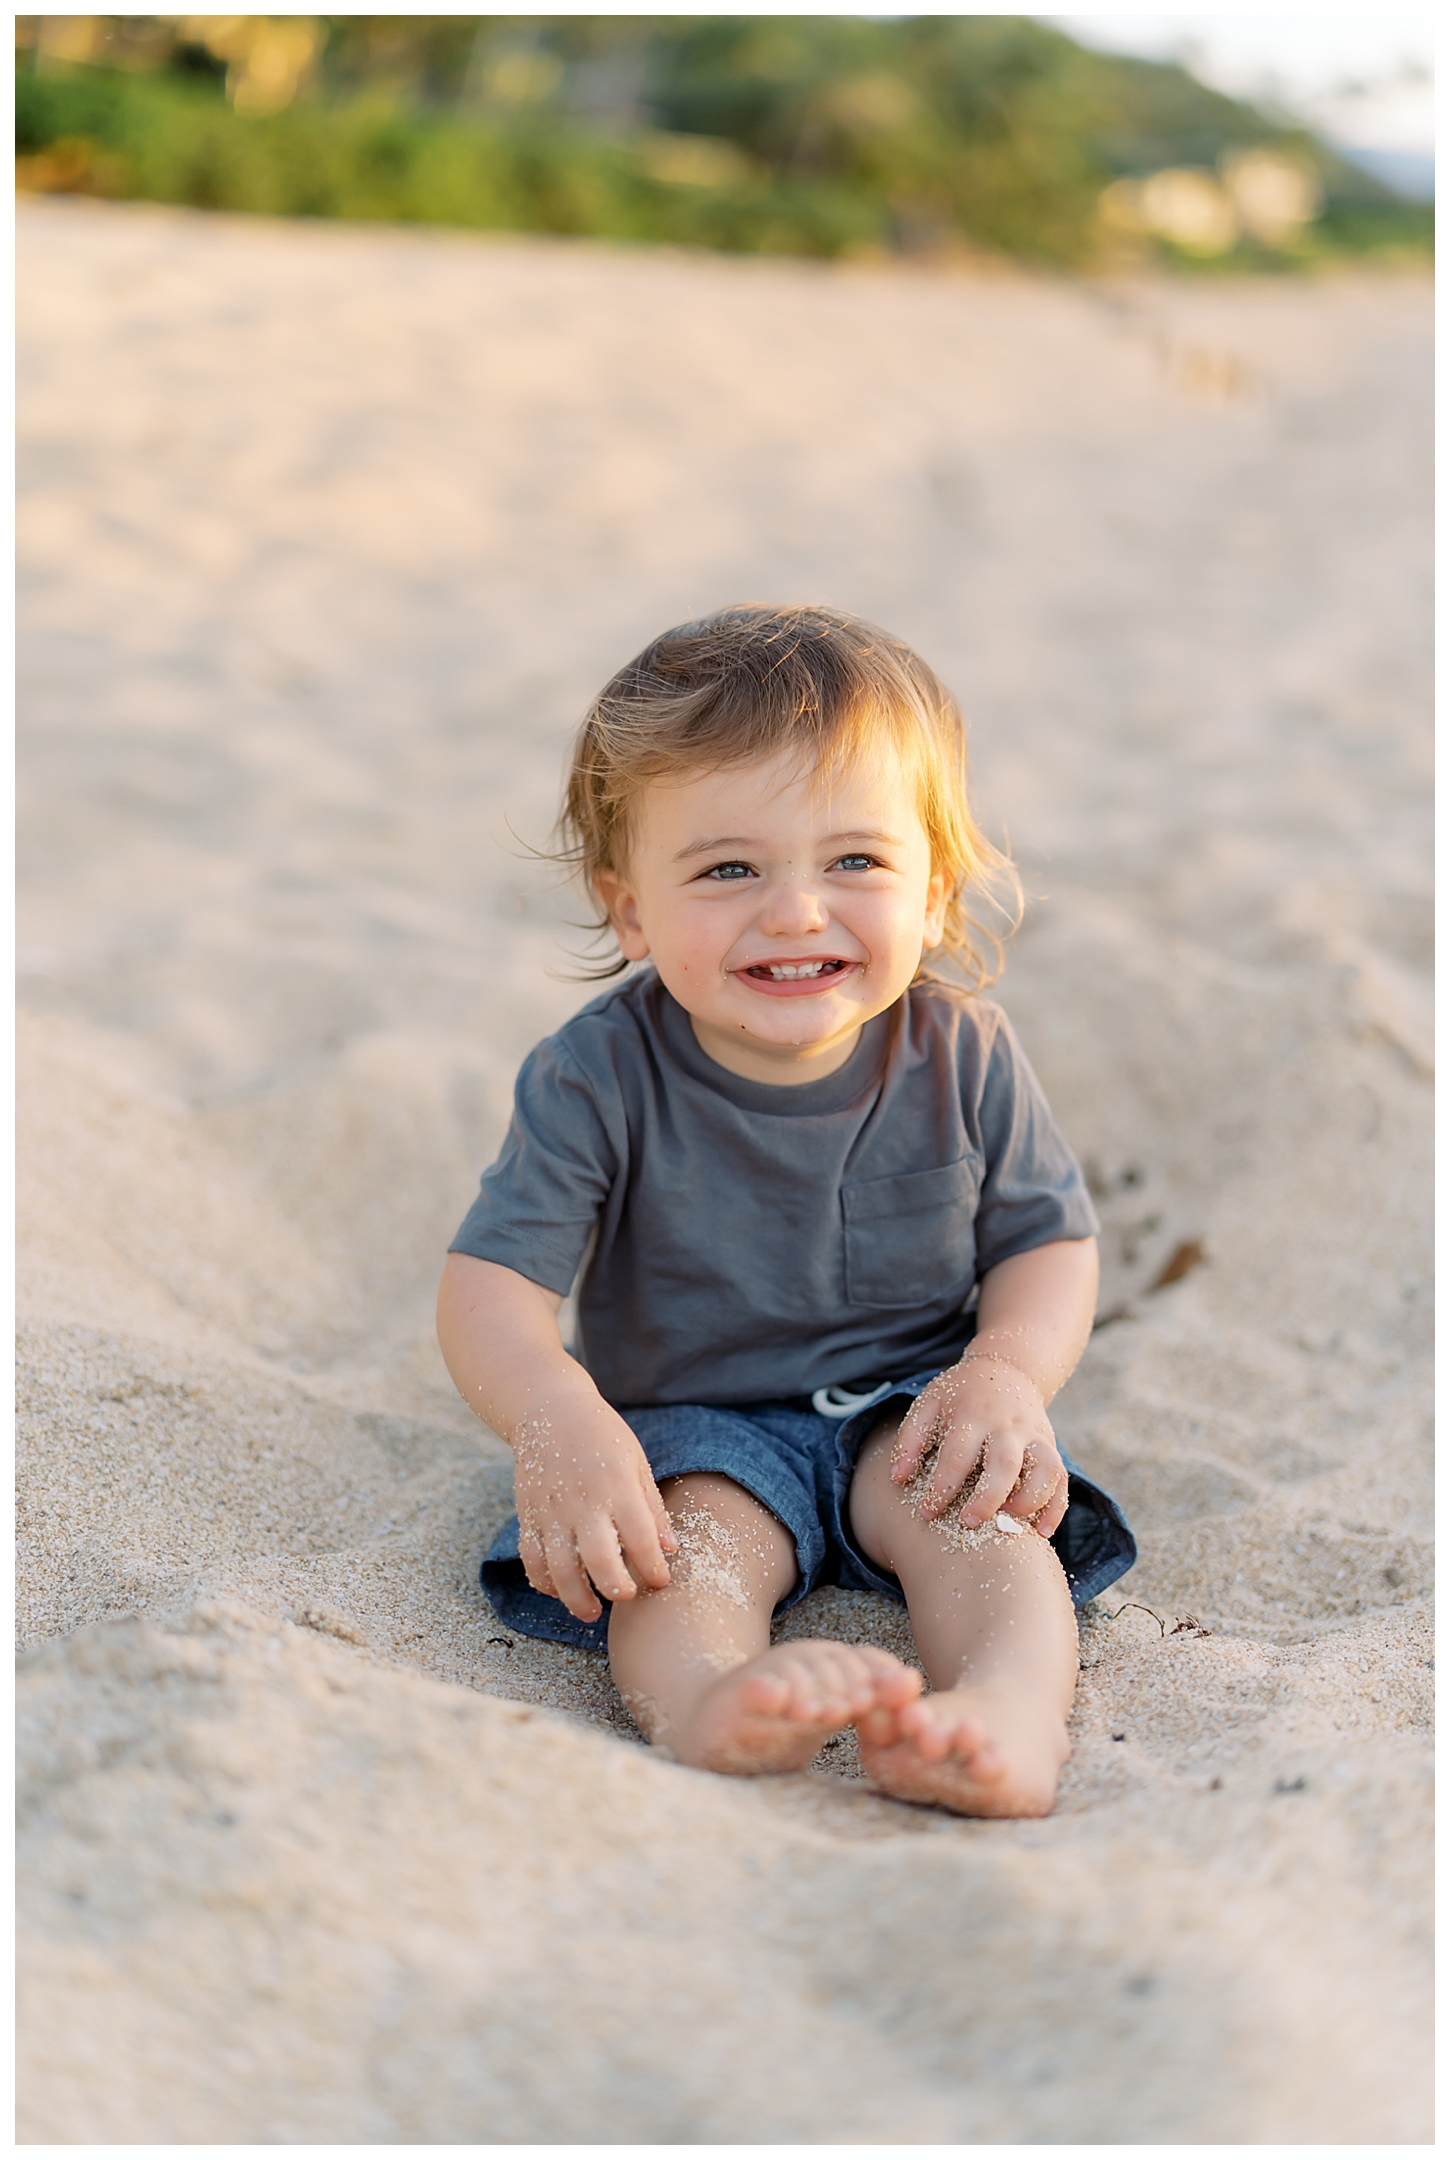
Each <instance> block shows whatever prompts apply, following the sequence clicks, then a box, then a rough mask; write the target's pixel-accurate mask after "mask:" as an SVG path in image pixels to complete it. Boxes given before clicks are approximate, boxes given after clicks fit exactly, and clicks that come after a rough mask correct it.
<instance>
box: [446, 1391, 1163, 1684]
mask: <svg viewBox="0 0 1450 2160" xmlns="http://www.w3.org/2000/svg"><path fill="white" fill-rule="evenodd" d="M942 1369H943V1368H941V1367H936V1368H933V1370H932V1371H931V1372H924V1373H916V1374H914V1375H913V1376H912V1378H911V1379H909V1380H900V1381H897V1382H895V1383H893V1385H892V1387H891V1389H890V1391H889V1393H886V1394H882V1395H879V1396H878V1397H877V1398H876V1399H875V1400H874V1401H872V1402H871V1403H870V1406H869V1408H864V1409H862V1410H860V1411H858V1412H857V1413H856V1414H855V1415H854V1416H850V1417H845V1418H831V1417H825V1416H823V1415H822V1414H821V1413H820V1412H819V1411H818V1410H816V1409H815V1408H814V1407H813V1404H812V1401H811V1399H810V1398H809V1397H804V1398H801V1399H799V1400H796V1401H792V1402H783V1403H746V1404H742V1405H740V1406H738V1407H732V1408H730V1409H719V1408H715V1407H712V1406H710V1405H708V1404H699V1403H672V1404H667V1405H665V1406H664V1407H663V1408H660V1409H653V1410H625V1411H622V1412H621V1415H622V1417H623V1418H624V1421H625V1423H626V1424H627V1425H628V1426H629V1427H630V1429H631V1431H632V1432H633V1433H634V1434H635V1435H636V1437H637V1438H638V1440H639V1444H640V1446H641V1447H642V1448H643V1449H644V1452H645V1455H646V1457H647V1458H648V1461H649V1466H650V1469H651V1470H652V1471H653V1472H654V1476H655V1482H656V1484H662V1483H663V1482H664V1480H665V1479H666V1478H672V1477H684V1476H686V1475H687V1474H688V1473H690V1472H691V1471H700V1470H713V1471H716V1472H718V1473H719V1474H720V1475H721V1476H723V1477H728V1478H733V1480H734V1481H735V1483H736V1484H737V1485H739V1486H742V1487H743V1488H744V1490H745V1491H746V1492H748V1493H750V1494H752V1495H753V1496H754V1498H755V1499H757V1500H758V1501H759V1502H760V1504H761V1506H762V1507H765V1508H769V1510H770V1512H771V1514H772V1515H774V1517H775V1518H776V1520H777V1522H779V1523H782V1524H783V1525H784V1526H785V1528H786V1529H787V1530H788V1531H789V1532H790V1534H791V1536H792V1537H793V1538H794V1539H795V1548H796V1562H797V1565H798V1567H799V1570H800V1573H799V1577H798V1579H797V1582H796V1586H795V1588H794V1589H793V1590H792V1591H791V1592H790V1594H789V1596H788V1597H784V1598H782V1599H781V1601H780V1604H779V1605H778V1606H777V1607H776V1611H777V1613H782V1612H784V1611H786V1609H787V1608H788V1607H789V1606H791V1605H794V1604H796V1603H797V1602H798V1601H799V1600H800V1599H801V1598H803V1597H805V1595H806V1594H807V1592H808V1591H811V1590H817V1589H819V1588H820V1587H821V1586H822V1585H823V1584H825V1583H836V1584H839V1585H840V1587H841V1588H842V1589H845V1590H876V1591H879V1592H880V1593H881V1595H882V1596H883V1597H889V1598H895V1599H896V1601H897V1603H898V1604H904V1603H905V1598H904V1596H903V1593H902V1588H901V1584H900V1583H899V1582H898V1581H897V1579H896V1577H895V1576H894V1575H886V1574H883V1573H882V1571H881V1569H880V1568H878V1567H875V1566H873V1565H872V1563H871V1561H869V1560H868V1559H867V1558H866V1555H865V1554H864V1553H863V1552H862V1550H861V1548H860V1546H859V1545H858V1544H857V1542H856V1540H855V1538H854V1537H853V1536H852V1534H851V1521H850V1514H849V1511H848V1507H847V1499H848V1495H849V1493H850V1490H851V1479H852V1476H853V1474H854V1472H855V1468H856V1457H857V1456H858V1455H859V1454H860V1452H861V1449H862V1447H863V1446H864V1444H865V1442H866V1440H867V1438H868V1437H869V1435H870V1434H871V1433H872V1432H873V1431H874V1430H875V1428H876V1425H877V1424H878V1422H879V1421H880V1419H881V1418H882V1417H883V1416H885V1415H886V1413H887V1412H888V1411H889V1410H891V1408H892V1407H893V1406H894V1405H899V1406H900V1407H901V1408H902V1409H903V1410H904V1408H905V1406H906V1404H907V1403H908V1402H913V1401H915V1399H916V1397H917V1396H918V1395H919V1394H920V1393H921V1391H922V1389H923V1388H924V1387H926V1386H927V1384H928V1383H929V1382H930V1381H932V1380H934V1379H935V1378H936V1376H937V1372H938V1371H939V1370H942ZM1058 1453H1059V1454H1060V1455H1061V1456H1062V1460H1063V1462H1064V1464H1065V1465H1066V1467H1067V1474H1068V1502H1067V1513H1066V1514H1065V1515H1064V1516H1063V1518H1062V1521H1061V1522H1060V1523H1059V1524H1058V1526H1057V1528H1056V1530H1055V1531H1054V1532H1053V1534H1052V1547H1053V1550H1054V1552H1055V1553H1056V1554H1057V1557H1058V1559H1059V1560H1060V1561H1061V1562H1062V1565H1063V1570H1064V1573H1065V1574H1066V1576H1067V1581H1068V1588H1069V1589H1070V1590H1071V1592H1072V1601H1073V1603H1074V1605H1086V1603H1087V1602H1088V1599H1089V1598H1094V1597H1096V1596H1097V1595H1098V1593H1099V1591H1101V1590H1106V1589H1107V1587H1108V1584H1109V1583H1112V1582H1116V1581H1117V1579H1118V1577H1119V1576H1120V1575H1124V1574H1126V1573H1127V1571H1128V1569H1129V1568H1130V1567H1131V1566H1132V1565H1133V1562H1134V1561H1135V1560H1136V1559H1137V1557H1138V1548H1137V1546H1136V1544H1135V1543H1134V1541H1133V1533H1132V1531H1131V1530H1130V1529H1129V1528H1128V1525H1127V1523H1126V1521H1125V1520H1124V1518H1123V1513H1122V1510H1121V1509H1120V1508H1119V1506H1118V1504H1117V1502H1116V1501H1115V1500H1113V1499H1111V1498H1110V1497H1109V1495H1108V1494H1107V1493H1105V1492H1104V1491H1103V1489H1102V1487H1101V1486H1100V1485H1095V1484H1094V1483H1093V1481H1092V1479H1091V1478H1089V1477H1087V1476H1085V1475H1084V1473H1083V1472H1082V1471H1081V1470H1080V1469H1079V1468H1078V1466H1077V1464H1076V1463H1075V1462H1074V1461H1073V1459H1072V1457H1071V1456H1070V1455H1069V1454H1067V1452H1066V1451H1065V1450H1064V1449H1063V1448H1061V1447H1059V1449H1058ZM480 1580H481V1581H482V1583H483V1587H484V1590H485V1592H486V1593H487V1595H488V1600H489V1603H490V1604H491V1605H492V1606H493V1609H494V1611H495V1612H496V1613H497V1614H498V1616H499V1618H500V1620H502V1621H503V1623H504V1625H505V1627H509V1628H512V1629H513V1631H514V1632H515V1634H518V1635H536V1636H539V1637H541V1638H542V1639H543V1640H544V1641H545V1642H560V1643H572V1644H574V1645H575V1646H576V1647H577V1648H579V1649H581V1650H604V1649H607V1648H608V1644H609V1610H608V1607H607V1606H606V1607H605V1610H604V1612H603V1613H602V1614H601V1615H600V1617H599V1619H597V1620H576V1619H575V1617H574V1615H573V1614H572V1613H571V1612H570V1611H569V1610H568V1609H567V1607H565V1606H564V1605H561V1604H560V1602H559V1600H558V1599H557V1598H552V1597H545V1596H544V1594H543V1593H542V1592H541V1591H538V1590H535V1589H534V1588H532V1586H531V1585H530V1583H529V1580H528V1577H527V1576H526V1575H525V1573H524V1564H523V1562H522V1560H520V1558H519V1521H518V1517H517V1516H516V1515H515V1516H511V1517H510V1519H509V1521H508V1522H506V1523H505V1524H504V1526H503V1528H502V1529H501V1530H500V1531H499V1533H498V1536H497V1537H496V1538H495V1539H494V1541H493V1544H492V1545H491V1546H490V1547H489V1552H488V1557H487V1559H486V1560H485V1561H484V1563H483V1566H482V1569H481V1570H480Z"/></svg>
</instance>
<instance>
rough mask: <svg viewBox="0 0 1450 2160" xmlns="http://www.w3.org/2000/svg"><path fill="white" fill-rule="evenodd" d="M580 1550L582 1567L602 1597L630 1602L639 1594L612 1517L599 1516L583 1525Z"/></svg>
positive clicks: (611, 1600) (580, 1533)
mask: <svg viewBox="0 0 1450 2160" xmlns="http://www.w3.org/2000/svg"><path fill="white" fill-rule="evenodd" d="M576 1549H577V1551H578V1554H579V1561H580V1565H581V1566H582V1567H583V1569H584V1572H585V1573H586V1574H587V1575H588V1577H589V1579H590V1581H591V1582H592V1583H593V1585H594V1587H595V1589H596V1590H597V1591H598V1592H599V1595H600V1596H601V1597H602V1598H608V1599H609V1600H610V1602H611V1603H613V1601H614V1600H615V1599H616V1598H622V1599H624V1600H626V1601H627V1600H628V1599H630V1598H632V1597H633V1596H634V1594H635V1583H634V1577H633V1576H632V1575H631V1574H630V1572H629V1569H628V1568H627V1567H626V1566H625V1564H624V1554H623V1553H622V1552H621V1551H620V1549H619V1532H618V1530H617V1529H616V1528H615V1526H614V1524H613V1522H612V1521H611V1520H610V1518H609V1516H607V1515H603V1516H596V1517H595V1518H594V1519H593V1520H592V1521H590V1522H587V1523H584V1524H582V1525H581V1526H580V1529H579V1531H578V1533H577V1546H576Z"/></svg>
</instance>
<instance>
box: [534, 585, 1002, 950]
mask: <svg viewBox="0 0 1450 2160" xmlns="http://www.w3.org/2000/svg"><path fill="white" fill-rule="evenodd" d="M883 743H885V744H887V745H889V746H890V748H891V749H892V751H893V752H894V753H895V754H896V756H897V757H898V758H899V759H900V761H901V763H902V765H903V767H904V768H905V769H906V770H907V771H908V772H910V773H911V774H912V775H913V776H914V778H915V781H916V786H917V800H918V807H919V810H920V815H921V821H922V825H923V827H924V829H925V831H926V835H927V840H928V842H929V844H930V847H931V856H932V867H933V869H934V870H939V871H941V872H943V873H944V875H945V877H946V881H947V905H946V921H945V927H944V929H943V932H942V938H941V942H940V944H939V945H937V946H936V947H935V948H934V949H933V957H936V956H940V957H941V958H943V959H947V960H950V961H952V962H953V963H955V965H956V967H957V968H958V969H959V970H960V971H961V973H962V974H963V975H964V976H965V977H966V979H967V980H968V981H969V982H970V983H971V984H972V985H973V986H974V987H976V988H979V989H980V988H984V987H985V986H986V985H987V984H988V983H989V982H992V981H993V980H994V979H995V977H996V976H997V975H998V974H999V973H1000V971H1001V967H1002V959H1003V954H1002V938H1001V936H999V935H998V933H997V932H996V931H995V930H993V929H992V928H991V927H990V925H989V924H988V923H985V922H983V921H982V920H981V919H980V918H979V916H977V915H976V914H974V913H973V912H972V909H971V907H970V906H969V904H968V902H969V897H970V896H972V895H973V894H974V893H975V894H980V895H981V897H982V898H984V899H985V900H986V901H987V903H988V906H989V907H990V908H991V909H992V910H993V911H994V912H995V913H996V915H997V916H998V917H999V918H1002V919H1004V920H1005V923H1006V928H1007V930H1008V931H1010V930H1012V929H1015V928H1016V926H1017V923H1018V922H1019V921H1020V919H1021V913H1022V889H1021V886H1020V884H1019V882H1018V879H1017V873H1016V871H1015V869H1014V868H1013V865H1012V862H1011V859H1010V857H1009V856H1007V855H1006V854H1004V853H1003V852H1002V850H1001V849H999V848H996V847H994V846H993V845H992V843H991V841H990V840H988V839H987V838H986V836H985V834H983V832H982V831H981V829H980V828H979V826H978V825H977V823H976V821H975V819H974V818H973V815H972V808H971V802H970V799H969V796H968V789H967V740H966V727H965V725H964V723H963V720H962V716H961V713H960V712H959V710H958V708H957V705H956V702H955V700H954V699H953V698H952V696H951V694H950V692H949V691H948V690H947V689H946V688H945V686H944V685H943V684H942V683H941V682H940V681H938V679H937V677H936V676H935V675H934V674H933V673H932V671H931V669H930V668H929V667H928V666H927V665H926V662H925V661H924V660H921V659H919V658H918V657H917V655H916V654H915V653H914V652H913V651H912V650H911V648H910V646H908V645H905V644H903V643H902V641H901V639H900V638H894V637H891V636H889V635H888V633H887V632H886V631H884V630H878V629H876V628H875V627H874V625H873V624H871V623H868V622H863V621H862V619H861V617H860V616H858V615H848V614H846V613H844V612H843V611H842V610H841V609H838V608H828V607H810V606H807V607H730V608H722V609H721V611H720V613H719V614H718V615H709V616H706V617H705V618H704V619H703V620H702V621H700V622H692V623H683V624H681V625H680V627H679V628H678V629H675V630H667V631H665V633H664V635H663V636H662V637H657V638H656V639H655V640H654V642H653V644H651V645H647V646H646V647H645V650H644V651H643V652H642V653H640V654H639V656H638V658H637V659H634V660H631V661H630V663H629V665H628V666H627V667H623V668H621V669H620V671H619V673H618V674H617V675H616V676H614V677H613V679H612V680H611V681H610V682H607V683H606V684H605V686H604V688H603V689H602V690H601V691H600V693H599V695H598V697H596V698H595V700H594V702H593V704H592V705H591V706H590V708H589V711H588V712H587V714H586V715H585V718H584V722H583V725H582V726H581V728H580V730H579V733H578V736H577V737H576V738H575V743H574V753H573V757H572V759H571V762H570V768H569V782H568V787H567V790H566V792H565V797H564V808H563V811H562V813H561V815H560V818H559V825H558V846H557V848H556V850H555V851H554V860H556V861H558V862H560V863H563V864H566V865H567V866H568V867H569V868H570V869H571V870H572V871H574V872H576V873H577V874H578V876H579V877H580V878H581V880H582V882H583V884H584V886H585V888H586V890H587V891H588V892H589V893H590V894H591V895H592V896H593V897H594V898H595V899H596V900H597V898H598V889H597V886H596V883H595V880H596V878H597V876H598V874H599V872H600V871H601V870H614V871H619V872H623V871H624V869H625V867H626V860H627V856H628V850H629V830H630V818H631V814H632V812H633V810H634V808H635V805H636V804H637V802H638V800H639V797H640V795H641V793H642V791H643V790H644V788H646V787H647V786H648V785H649V784H650V782H651V781H655V780H667V779H676V780H677V779H681V778H683V777H684V776H685V775H686V774H687V773H698V772H710V771H718V770H719V769H720V768H721V767H723V766H727V765H745V764H751V763H754V762H756V761H757V760H764V759H768V758H773V757H778V756H780V755H781V754H782V753H788V752H795V753H796V754H797V755H798V757H799V759H800V761H801V764H802V766H804V767H809V768H814V769H825V770H827V771H831V770H839V769H840V768H841V767H843V766H847V765H850V764H852V763H854V762H855V761H856V760H857V759H858V758H861V757H862V756H864V755H866V754H867V753H868V752H870V751H871V750H874V749H877V748H879V747H880V746H881V745H882V744H883ZM994 887H995V888H1005V890H1006V893H1007V894H1008V896H1009V898H1008V899H1007V900H1003V899H1000V898H998V896H997V892H996V891H995V890H994V889H993V888H994ZM593 927H594V928H595V930H596V931H597V932H598V933H599V934H601V935H604V934H606V933H607V932H608V929H609V921H608V917H607V915H605V916H604V917H603V919H602V920H599V921H596V923H595V924H594V925H593ZM628 964H629V963H628V962H627V961H626V960H624V959H622V958H620V959H616V960H614V961H612V962H609V963H607V964H605V965H601V966H600V967H597V968H593V969H590V970H589V971H588V974H587V977H586V979H588V980H593V981H604V980H607V979H608V978H609V977H610V976H613V975H619V974H622V973H623V971H624V969H625V968H626V967H627V966H628Z"/></svg>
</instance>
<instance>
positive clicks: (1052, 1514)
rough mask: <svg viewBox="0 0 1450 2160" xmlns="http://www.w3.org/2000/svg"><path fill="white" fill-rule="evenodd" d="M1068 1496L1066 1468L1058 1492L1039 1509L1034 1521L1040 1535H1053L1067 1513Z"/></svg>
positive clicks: (1035, 1528) (1034, 1527)
mask: <svg viewBox="0 0 1450 2160" xmlns="http://www.w3.org/2000/svg"><path fill="white" fill-rule="evenodd" d="M1068 1498H1069V1494H1068V1483H1067V1472H1066V1471H1065V1470H1064V1471H1063V1473H1062V1482H1061V1483H1060V1485H1059V1486H1058V1488H1057V1490H1056V1492H1055V1493H1054V1494H1053V1495H1052V1498H1051V1499H1050V1500H1048V1501H1047V1502H1046V1503H1045V1505H1044V1506H1042V1507H1040V1508H1039V1509H1038V1511H1037V1515H1036V1518H1035V1520H1034V1521H1033V1524H1032V1527H1033V1529H1034V1530H1035V1531H1036V1532H1037V1535H1038V1536H1039V1537H1045V1538H1050V1537H1051V1536H1052V1533H1053V1531H1054V1530H1055V1529H1056V1528H1057V1526H1058V1524H1059V1523H1060V1522H1061V1521H1062V1518H1063V1516H1064V1515H1065V1514H1066V1513H1067V1504H1068Z"/></svg>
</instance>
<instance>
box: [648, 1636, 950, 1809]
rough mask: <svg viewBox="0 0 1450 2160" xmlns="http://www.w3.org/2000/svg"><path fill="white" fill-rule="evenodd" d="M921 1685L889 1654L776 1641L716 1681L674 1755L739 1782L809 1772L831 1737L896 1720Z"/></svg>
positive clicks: (849, 1646) (866, 1648) (863, 1648)
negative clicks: (880, 1716)
mask: <svg viewBox="0 0 1450 2160" xmlns="http://www.w3.org/2000/svg"><path fill="white" fill-rule="evenodd" d="M921 1685H922V1681H921V1675H920V1673H918V1672H914V1671H913V1670H912V1668H911V1667H910V1666H909V1665H903V1664H902V1662H901V1660H900V1659H899V1658H894V1657H892V1655H891V1653H890V1652H889V1651H887V1650H877V1649H875V1648H873V1647H871V1646H869V1645H865V1644H862V1645H857V1644H853V1643H834V1642H817V1641H807V1642H791V1643H777V1644H776V1645H775V1647H774V1648H773V1649H770V1650H766V1651H764V1652H762V1654H761V1655H760V1656H759V1657H756V1658H752V1659H751V1660H750V1662H749V1664H747V1665H737V1666H736V1668H735V1670H734V1671H733V1672H730V1673H726V1674H725V1675H724V1676H723V1677H722V1678H721V1679H719V1680H717V1681H716V1682H715V1683H714V1685H713V1686H712V1687H711V1688H710V1689H709V1690H708V1692H707V1693H706V1695H705V1697H704V1698H703V1700H702V1701H701V1703H700V1704H699V1707H698V1708H697V1710H696V1712H695V1715H694V1717H693V1719H692V1720H691V1725H690V1730H689V1732H688V1733H687V1734H682V1735H681V1736H680V1738H679V1740H677V1741H676V1742H675V1743H674V1754H675V1758H676V1760H677V1761H679V1762H683V1763H688V1764H690V1765H691V1766H693V1767H694V1768H696V1769H699V1770H723V1771H726V1772H728V1773H730V1774H732V1775H734V1776H737V1777H768V1776H772V1775H777V1776H778V1775H780V1774H782V1773H784V1772H789V1771H792V1770H804V1769H805V1768H806V1767H807V1766H808V1765H809V1764H810V1763H811V1762H812V1761H813V1759H814V1758H815V1756H816V1755H818V1754H819V1752H820V1750H821V1749H822V1748H823V1747H824V1746H825V1744H826V1742H827V1740H829V1739H830V1737H831V1735H832V1733H838V1732H840V1731H842V1730H843V1728H844V1727H846V1726H847V1725H858V1724H859V1723H860V1722H861V1720H862V1719H863V1718H865V1717H869V1716H871V1715H872V1714H873V1713H874V1712H883V1713H885V1714H886V1715H887V1716H890V1717H893V1718H894V1717H895V1716H897V1715H898V1714H899V1713H900V1712H902V1711H904V1710H905V1709H906V1708H907V1706H908V1705H909V1704H911V1703H913V1702H914V1701H915V1699H916V1697H917V1696H918V1695H919V1694H920V1693H921Z"/></svg>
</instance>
